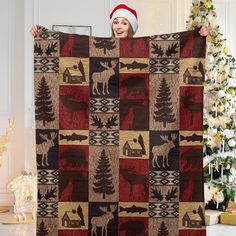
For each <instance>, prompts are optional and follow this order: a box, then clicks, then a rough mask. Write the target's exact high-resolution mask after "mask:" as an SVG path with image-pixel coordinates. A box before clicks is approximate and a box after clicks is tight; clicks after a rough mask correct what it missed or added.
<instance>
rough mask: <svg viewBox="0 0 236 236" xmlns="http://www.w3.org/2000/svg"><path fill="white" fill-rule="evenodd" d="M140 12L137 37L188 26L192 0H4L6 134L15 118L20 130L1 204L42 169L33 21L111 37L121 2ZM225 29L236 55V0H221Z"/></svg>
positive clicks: (2, 180) (1, 116) (1, 76)
mask: <svg viewBox="0 0 236 236" xmlns="http://www.w3.org/2000/svg"><path fill="white" fill-rule="evenodd" d="M122 2H124V3H127V4H128V5H130V6H131V7H134V8H135V9H137V11H138V15H139V24H140V28H139V30H138V32H137V36H142V35H151V34H160V33H169V32H174V31H182V30H184V29H185V21H186V20H187V19H188V15H189V7H190V5H191V0H142V1H140V0H126V1H125V0H124V1H119V0H110V1H109V0H99V1H94V0H86V1H84V0H67V1H65V0H0V22H2V25H1V37H0V45H1V57H0V81H1V86H0V135H1V134H2V133H3V132H4V131H5V128H6V127H7V119H8V118H9V117H13V116H14V117H15V120H16V131H15V133H14V135H13V137H12V139H11V143H10V145H8V152H7V153H6V155H5V158H4V164H3V166H2V168H1V169H0V206H1V205H9V204H12V202H13V198H12V194H11V193H9V192H8V190H7V188H6V185H7V183H8V182H9V181H10V180H11V179H12V178H13V177H14V176H16V175H18V174H20V172H21V171H22V170H27V171H33V172H35V170H36V164H35V139H34V128H33V127H34V116H33V111H34V100H33V97H34V93H33V38H32V37H31V36H30V34H29V29H30V28H31V26H32V25H35V24H41V25H44V26H46V27H48V28H51V25H53V24H69V25H91V26H92V27H93V29H92V31H93V35H97V36H109V35H110V25H109V18H108V15H109V12H110V11H111V9H112V8H113V7H114V6H115V5H116V4H118V3H122ZM214 2H215V5H216V7H217V14H218V16H219V22H220V25H221V30H222V32H223V34H224V35H225V37H226V38H227V41H228V43H229V46H230V51H231V52H232V54H233V55H234V56H235V57H236V44H235V39H236V27H234V22H235V21H236V14H235V12H236V0H215V1H214Z"/></svg>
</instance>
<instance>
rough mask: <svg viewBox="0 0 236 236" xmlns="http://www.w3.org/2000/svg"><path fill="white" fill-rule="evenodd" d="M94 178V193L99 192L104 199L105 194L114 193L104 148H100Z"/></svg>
mask: <svg viewBox="0 0 236 236" xmlns="http://www.w3.org/2000/svg"><path fill="white" fill-rule="evenodd" d="M94 179H95V180H94V183H93V185H94V187H93V190H94V192H95V193H101V194H102V197H103V199H105V197H106V194H109V195H111V194H113V193H115V189H114V185H113V183H112V174H111V168H110V163H109V159H108V157H107V155H106V153H105V150H104V149H103V150H102V152H101V155H100V158H99V160H98V166H97V169H96V173H95V175H94Z"/></svg>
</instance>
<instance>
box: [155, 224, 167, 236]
mask: <svg viewBox="0 0 236 236" xmlns="http://www.w3.org/2000/svg"><path fill="white" fill-rule="evenodd" d="M169 235H170V233H169V231H168V229H167V227H166V225H165V222H164V221H162V222H161V226H160V228H159V230H158V233H157V236H169Z"/></svg>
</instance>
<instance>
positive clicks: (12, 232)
mask: <svg viewBox="0 0 236 236" xmlns="http://www.w3.org/2000/svg"><path fill="white" fill-rule="evenodd" d="M7 219H12V214H11V213H1V214H0V222H2V221H6V220H7ZM35 235H36V226H35V223H30V224H15V225H5V224H1V223H0V236H35ZM207 236H236V226H230V225H213V226H208V227H207Z"/></svg>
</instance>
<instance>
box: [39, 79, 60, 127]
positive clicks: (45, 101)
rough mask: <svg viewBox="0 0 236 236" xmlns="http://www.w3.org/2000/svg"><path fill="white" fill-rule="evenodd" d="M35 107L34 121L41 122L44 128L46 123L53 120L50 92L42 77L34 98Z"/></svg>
mask: <svg viewBox="0 0 236 236" xmlns="http://www.w3.org/2000/svg"><path fill="white" fill-rule="evenodd" d="M35 106H36V109H35V119H36V120H39V121H42V122H43V126H45V124H46V122H51V121H54V120H55V116H54V112H53V105H52V100H51V92H50V89H49V86H48V84H47V82H46V79H45V77H44V76H43V77H42V79H41V82H40V83H39V88H38V93H37V96H36V98H35Z"/></svg>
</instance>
